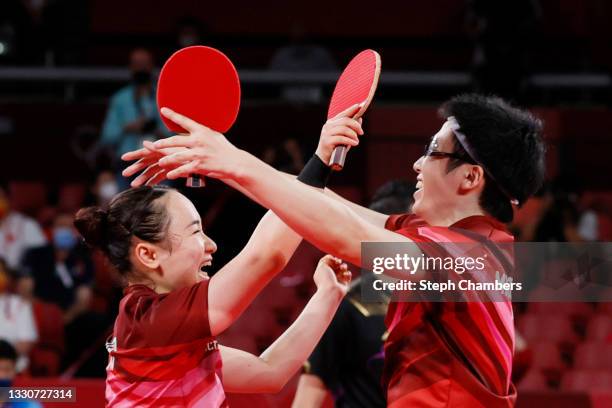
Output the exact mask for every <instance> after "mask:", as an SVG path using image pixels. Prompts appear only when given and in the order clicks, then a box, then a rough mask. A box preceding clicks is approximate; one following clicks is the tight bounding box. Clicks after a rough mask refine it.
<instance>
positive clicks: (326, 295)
mask: <svg viewBox="0 0 612 408" xmlns="http://www.w3.org/2000/svg"><path fill="white" fill-rule="evenodd" d="M315 295H317V297H321V298H323V299H327V300H331V301H333V302H336V303H340V301H341V300H342V298H343V297H344V292H343V291H342V289H341V288H340V287H338V286H337V285H328V286H322V287H317V291H316V293H315Z"/></svg>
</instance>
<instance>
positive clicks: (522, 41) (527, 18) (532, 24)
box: [467, 0, 541, 101]
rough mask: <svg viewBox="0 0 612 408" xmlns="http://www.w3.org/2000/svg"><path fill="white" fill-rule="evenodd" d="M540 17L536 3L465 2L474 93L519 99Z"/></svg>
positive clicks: (530, 0) (529, 0) (525, 0)
mask: <svg viewBox="0 0 612 408" xmlns="http://www.w3.org/2000/svg"><path fill="white" fill-rule="evenodd" d="M540 15H541V8H540V4H539V1H538V0H499V1H488V0H470V1H469V4H468V13H467V25H468V32H469V33H470V36H471V37H472V38H473V40H474V55H473V61H472V71H473V76H474V82H475V86H476V91H478V92H481V93H487V94H491V93H492V94H496V95H499V96H501V97H504V98H507V99H511V100H514V101H517V100H519V98H520V96H521V88H522V86H523V79H524V78H525V76H526V75H527V74H528V71H529V66H528V62H529V52H530V47H531V45H532V44H533V42H534V40H535V38H536V32H537V31H536V29H537V23H538V20H539V18H540Z"/></svg>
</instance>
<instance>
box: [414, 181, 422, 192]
mask: <svg viewBox="0 0 612 408" xmlns="http://www.w3.org/2000/svg"><path fill="white" fill-rule="evenodd" d="M415 188H416V191H419V190H421V189H422V188H423V180H421V179H417V183H416V186H415ZM416 191H415V192H416Z"/></svg>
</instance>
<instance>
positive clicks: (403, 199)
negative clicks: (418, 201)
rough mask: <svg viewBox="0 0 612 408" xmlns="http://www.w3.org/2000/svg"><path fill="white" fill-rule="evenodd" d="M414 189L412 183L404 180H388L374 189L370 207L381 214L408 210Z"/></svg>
mask: <svg viewBox="0 0 612 408" xmlns="http://www.w3.org/2000/svg"><path fill="white" fill-rule="evenodd" d="M414 191H415V187H414V183H409V182H407V181H406V180H391V181H388V182H386V183H385V184H383V185H382V186H380V187H379V188H378V190H376V192H375V193H374V196H373V197H372V204H370V208H371V209H372V210H374V211H378V212H379V213H383V214H401V213H405V212H410V209H411V207H412V203H413V202H414V198H413V197H412V195H413V194H414Z"/></svg>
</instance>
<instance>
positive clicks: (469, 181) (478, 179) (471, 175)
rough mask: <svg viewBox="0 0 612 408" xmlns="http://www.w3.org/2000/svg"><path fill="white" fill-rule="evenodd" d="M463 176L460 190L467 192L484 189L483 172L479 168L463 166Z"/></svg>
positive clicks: (476, 166)
mask: <svg viewBox="0 0 612 408" xmlns="http://www.w3.org/2000/svg"><path fill="white" fill-rule="evenodd" d="M464 167H465V169H464V170H463V172H464V176H463V180H461V189H462V190H464V191H466V192H468V191H471V190H482V189H483V188H484V181H485V179H484V170H483V169H482V167H481V166H478V165H472V166H464Z"/></svg>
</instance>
